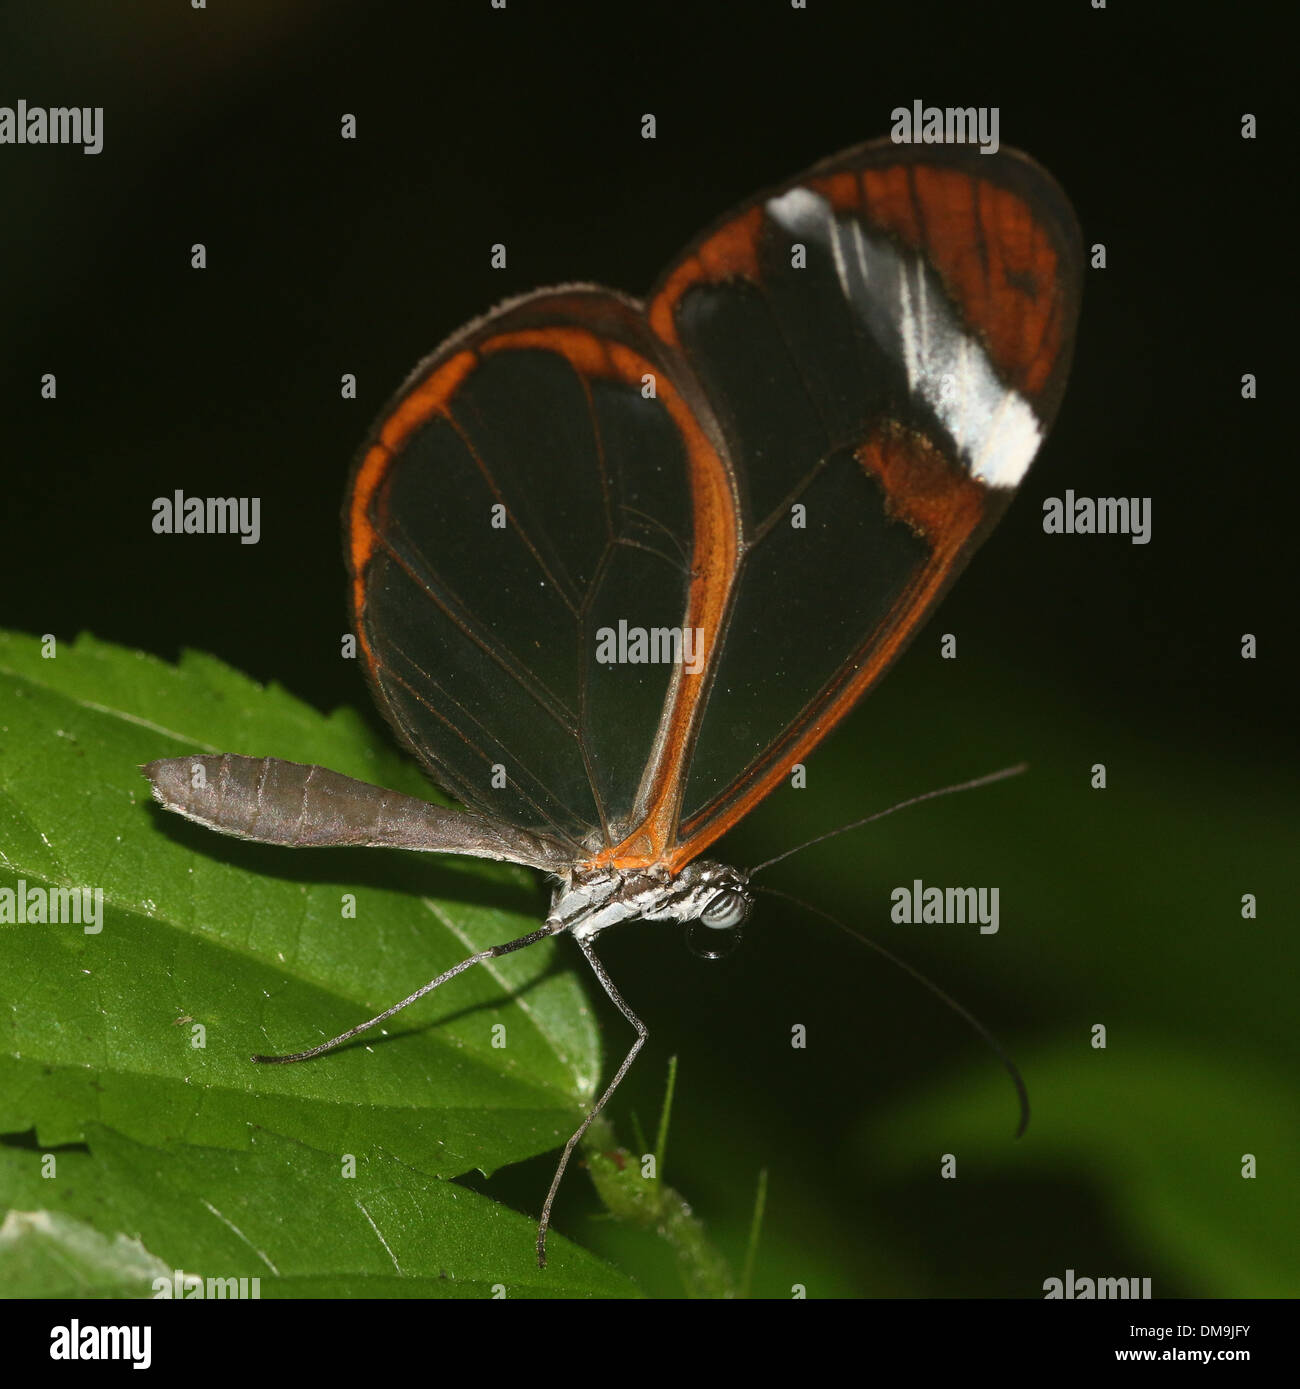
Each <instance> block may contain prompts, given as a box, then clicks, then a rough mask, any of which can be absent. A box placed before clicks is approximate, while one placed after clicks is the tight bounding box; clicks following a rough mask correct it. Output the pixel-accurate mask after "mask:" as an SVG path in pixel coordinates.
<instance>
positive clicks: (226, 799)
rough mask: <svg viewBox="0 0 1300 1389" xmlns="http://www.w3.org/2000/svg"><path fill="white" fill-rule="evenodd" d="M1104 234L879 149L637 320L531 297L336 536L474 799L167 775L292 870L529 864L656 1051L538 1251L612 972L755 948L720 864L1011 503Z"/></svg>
mask: <svg viewBox="0 0 1300 1389" xmlns="http://www.w3.org/2000/svg"><path fill="white" fill-rule="evenodd" d="M1081 269H1082V248H1081V237H1080V233H1079V229H1078V225H1077V222H1076V219H1075V216H1074V213H1073V211H1072V209H1071V207H1070V204H1069V202H1068V201H1067V199H1066V198H1065V196H1064V194H1063V193H1062V192H1061V190H1060V189H1059V188H1058V186H1057V185H1056V183H1055V182H1054V181H1053V180H1052V178H1051V177H1050V176H1049V175H1048V174H1047V173H1045V172H1044V171H1043V170H1042V169H1041V168H1039V167H1038V166H1037V165H1036V164H1035V163H1033V161H1031V160H1030V159H1028V158H1026V157H1025V156H1024V155H1021V154H1018V153H1015V152H1014V151H1010V150H1003V151H1001V152H999V153H997V154H994V155H984V154H980V153H977V152H976V151H974V150H973V149H967V148H963V147H926V148H922V149H916V148H912V147H898V146H894V145H893V144H891V143H889V142H888V141H878V142H874V143H869V144H865V145H861V146H859V147H857V148H855V149H851V150H848V151H846V152H844V153H841V154H838V155H836V156H834V157H833V158H830V159H827V160H825V161H823V162H822V163H820V164H817V165H816V166H814V167H813V168H811V169H809V170H808V171H806V172H805V173H803V174H800V175H799V176H798V177H797V178H795V179H792V180H791V181H789V182H787V183H785V184H782V185H780V186H779V187H777V188H775V189H773V190H771V191H768V192H766V193H762V194H760V195H758V196H756V197H754V198H752V199H750V200H749V201H748V202H746V203H744V204H743V205H742V206H740V207H739V208H737V209H736V210H734V211H733V212H731V213H730V214H728V215H727V216H726V217H724V218H722V219H721V220H720V221H718V222H716V223H715V224H714V225H713V226H712V227H711V228H709V229H708V230H707V231H705V232H703V233H702V234H701V235H700V236H698V237H697V238H696V239H695V240H694V241H693V242H692V243H691V244H690V245H689V246H688V247H687V248H686V249H685V251H683V252H682V254H681V255H679V256H678V257H677V259H676V260H675V261H673V263H672V264H671V265H670V266H669V268H668V269H667V270H666V271H665V272H664V274H663V275H662V276H661V277H660V280H659V282H658V284H657V285H656V287H655V288H654V289H653V290H652V291H651V293H650V295H649V297H648V298H647V300H646V301H645V302H644V303H640V302H637V301H636V300H634V299H631V298H628V297H626V296H624V295H622V294H618V293H615V292H612V291H610V290H606V289H600V288H597V287H595V286H589V285H582V284H577V285H568V286H563V287H560V288H555V289H547V290H541V291H538V292H536V293H533V294H528V295H525V296H523V297H522V298H519V299H515V300H512V301H509V302H507V303H505V304H502V305H501V306H500V307H498V308H497V309H495V310H493V311H492V312H491V313H489V314H488V315H487V316H486V317H484V318H481V319H478V320H476V321H474V322H472V323H470V324H469V325H467V326H466V327H464V328H462V329H461V330H460V331H459V332H457V333H455V334H454V335H453V336H452V337H451V338H449V339H448V340H447V341H446V342H444V343H443V345H442V346H441V347H439V348H438V350H437V351H436V352H434V353H433V355H432V356H431V357H429V358H428V359H427V360H425V361H424V362H422V363H421V364H420V365H419V366H418V367H417V368H416V369H415V371H414V372H413V373H412V374H411V376H410V377H409V379H408V380H407V381H406V383H405V384H404V385H403V386H402V387H401V389H400V390H399V391H398V392H397V394H396V395H395V396H394V397H393V399H392V400H391V401H390V403H389V404H388V406H387V407H386V408H385V409H384V411H383V413H382V414H381V415H380V417H379V419H378V421H377V422H376V424H375V425H374V426H373V428H372V430H371V433H370V435H369V437H368V439H367V441H366V442H365V444H364V446H363V448H362V450H361V452H360V456H359V459H358V462H357V464H356V467H355V470H354V473H353V475H352V479H351V482H350V485H349V488H348V492H347V496H346V501H345V508H344V529H345V551H346V558H347V565H348V570H349V574H350V579H351V606H352V617H353V623H354V631H355V635H356V639H357V644H358V649H359V654H360V656H361V659H362V663H363V666H364V669H365V672H366V675H367V678H368V681H369V684H370V688H371V691H372V693H373V695H374V698H375V700H376V703H377V704H378V706H379V708H380V710H381V711H382V713H383V715H384V717H385V718H386V719H387V721H388V723H389V724H390V725H391V727H392V728H393V730H394V732H395V733H396V734H397V736H398V737H399V738H400V739H401V741H402V743H403V744H405V746H406V747H407V748H408V749H409V750H410V752H411V753H412V754H413V755H414V757H415V758H416V760H417V761H418V762H419V764H420V766H421V767H422V768H423V769H424V770H425V772H426V773H427V774H428V775H429V776H430V777H431V778H432V779H433V780H434V781H435V782H437V783H438V785H439V786H441V787H442V789H443V790H444V791H446V792H448V793H450V795H451V796H453V797H454V798H455V799H456V801H458V802H459V803H460V807H462V808H447V807H444V806H439V805H433V804H430V803H427V802H425V801H423V800H420V799H417V798H414V797H411V796H407V795H403V794H399V793H397V792H394V791H389V790H384V789H381V788H379V787H374V786H370V785H367V784H365V783H362V782H359V781H356V780H353V779H352V778H349V777H345V776H342V775H340V774H338V773H336V772H332V771H329V770H327V769H325V768H322V767H315V766H305V765H301V764H297V763H290V762H284V761H281V760H279V759H277V758H274V757H251V756H237V755H224V756H192V757H174V758H166V759H162V760H159V761H155V762H151V763H149V764H148V765H147V766H146V767H145V768H143V770H144V772H145V774H146V775H147V777H148V778H149V780H150V782H151V783H152V789H153V794H154V796H155V798H156V799H157V800H158V801H159V802H160V803H161V804H162V805H163V806H165V807H166V808H167V809H168V810H171V811H175V812H176V813H178V814H180V815H183V816H185V817H186V818H188V819H190V820H194V821H197V822H198V823H200V824H203V825H206V826H208V827H209V828H211V829H214V830H218V831H220V832H221V833H223V834H228V835H234V836H237V837H239V838H243V839H252V840H257V841H259V842H262V843H271V844H283V845H290V846H298V847H301V846H309V845H334V846H337V845H364V846H388V847H398V848H406V849H415V850H423V851H431V852H439V853H452V854H466V855H471V856H475V857H480V858H488V859H497V860H504V861H507V862H510V863H516V864H525V865H527V866H529V867H532V868H536V869H540V870H542V871H543V872H545V873H547V874H550V875H551V876H552V878H553V879H554V881H555V886H554V891H553V896H552V901H551V906H550V911H549V913H548V914H547V917H546V919H545V921H544V922H543V923H542V924H541V925H540V926H539V927H538V928H537V929H536V930H534V931H532V932H530V933H528V934H527V935H525V936H522V937H520V938H519V939H517V940H513V941H509V942H507V943H505V944H502V945H497V946H493V947H491V948H489V949H486V950H482V951H479V952H478V953H477V954H475V955H473V956H471V957H470V958H468V959H466V960H464V961H462V962H461V963H460V964H458V965H456V966H455V967H453V968H452V969H449V970H447V971H445V972H444V973H443V974H441V975H439V976H438V977H437V978H435V979H432V980H430V981H429V982H428V983H426V984H425V985H423V986H422V987H421V988H420V989H418V990H417V991H416V992H415V993H413V994H411V995H410V996H409V997H408V998H406V999H403V1000H402V1001H401V1002H400V1003H398V1004H396V1005H394V1006H393V1007H392V1008H389V1009H387V1010H386V1011H384V1012H383V1013H380V1014H379V1015H378V1016H377V1017H375V1018H371V1019H370V1020H368V1021H367V1022H365V1023H363V1024H361V1025H360V1026H358V1027H354V1028H351V1029H350V1030H349V1031H347V1032H345V1033H343V1034H341V1035H340V1036H339V1037H336V1038H333V1039H332V1040H330V1041H328V1042H324V1043H322V1044H320V1045H319V1046H315V1047H312V1048H310V1049H308V1050H306V1051H302V1052H298V1053H295V1054H293V1055H291V1056H280V1057H258V1058H255V1059H257V1060H264V1061H272V1060H274V1061H299V1060H305V1059H308V1058H309V1057H312V1056H316V1055H319V1054H320V1053H322V1052H324V1051H327V1050H329V1049H330V1048H331V1047H334V1046H337V1045H338V1044H339V1043H340V1042H342V1041H345V1040H347V1039H348V1038H350V1037H352V1036H355V1035H356V1034H357V1033H359V1032H361V1031H363V1030H365V1029H366V1028H370V1027H373V1026H375V1025H376V1024H378V1023H381V1022H383V1021H384V1020H385V1019H387V1018H389V1017H391V1016H392V1015H393V1014H394V1013H396V1012H397V1011H398V1010H399V1009H401V1008H404V1007H406V1006H407V1005H408V1004H410V1003H412V1002H414V1001H415V1000H416V999H418V998H421V997H423V996H424V995H425V994H427V993H429V992H431V991H432V990H433V989H435V988H438V987H440V986H441V985H442V984H444V983H446V982H447V981H448V980H449V979H452V978H453V977H455V976H456V975H458V974H460V973H461V972H463V971H464V970H466V969H468V968H470V967H471V966H473V965H475V964H477V963H480V962H482V961H484V960H489V959H493V958H496V957H499V956H501V955H504V954H507V953H509V952H511V951H515V950H519V949H522V948H524V947H526V946H528V945H531V944H533V943H534V942H537V941H540V940H543V939H546V938H548V937H551V936H558V935H562V934H567V935H569V936H571V937H572V938H573V940H574V941H575V942H576V944H577V946H578V948H579V950H580V951H581V952H582V954H583V955H584V956H585V958H586V960H587V962H588V963H589V964H590V966H591V968H592V970H593V971H594V973H595V975H596V977H597V978H598V979H599V981H600V983H601V985H602V986H603V988H604V989H605V992H606V993H607V994H608V995H609V997H610V999H611V1000H612V1001H613V1003H614V1004H615V1006H616V1007H617V1008H618V1009H619V1011H620V1012H621V1013H622V1014H623V1016H624V1017H625V1018H626V1019H627V1020H628V1022H629V1023H630V1024H631V1026H632V1028H633V1029H634V1031H635V1033H636V1039H635V1041H634V1043H633V1045H632V1047H631V1049H630V1051H629V1052H628V1053H627V1056H626V1057H625V1059H624V1060H623V1062H622V1063H621V1065H620V1066H619V1067H618V1069H617V1071H616V1072H615V1074H614V1076H613V1078H612V1080H611V1081H610V1083H609V1085H608V1086H607V1087H606V1089H605V1091H604V1093H603V1094H602V1095H601V1096H600V1098H599V1100H598V1101H597V1102H596V1104H595V1105H594V1106H593V1107H592V1109H591V1111H590V1113H588V1115H587V1117H586V1118H585V1119H584V1121H583V1123H582V1125H581V1126H580V1127H579V1128H578V1130H577V1131H576V1132H575V1133H574V1134H573V1136H572V1137H571V1138H570V1139H569V1142H568V1143H567V1145H566V1146H565V1149H564V1152H563V1155H562V1157H561V1160H560V1163H559V1166H558V1168H557V1171H556V1174H555V1179H554V1181H553V1183H552V1185H551V1188H550V1191H549V1192H548V1194H547V1198H546V1202H545V1205H544V1207H543V1212H542V1218H541V1222H540V1224H539V1228H538V1237H537V1253H538V1259H539V1262H540V1263H541V1264H543V1265H544V1264H545V1259H546V1235H547V1229H548V1227H549V1223H550V1215H551V1208H552V1204H553V1201H554V1198H555V1193H556V1191H557V1189H558V1187H559V1183H560V1179H561V1177H562V1175H563V1173H564V1169H565V1166H566V1165H567V1163H568V1160H569V1157H570V1155H571V1154H572V1152H573V1150H574V1148H575V1147H576V1145H577V1144H578V1142H579V1141H580V1140H581V1138H582V1136H583V1134H584V1133H585V1132H586V1130H587V1127H588V1125H589V1124H590V1123H591V1121H592V1119H593V1118H594V1117H595V1115H596V1114H597V1113H599V1111H600V1110H601V1108H602V1107H603V1106H604V1105H605V1104H606V1102H607V1101H608V1100H609V1097H610V1095H611V1094H612V1093H613V1092H614V1090H615V1088H616V1087H617V1085H618V1083H619V1081H620V1080H621V1079H622V1078H623V1076H624V1075H625V1074H626V1072H627V1070H628V1067H629V1066H631V1064H632V1062H633V1061H634V1059H635V1057H636V1055H637V1053H638V1051H639V1050H640V1049H641V1047H642V1046H643V1044H644V1042H645V1040H646V1036H647V1029H646V1027H645V1025H644V1024H643V1023H642V1022H641V1020H640V1019H639V1018H638V1017H637V1015H636V1014H635V1013H634V1012H633V1010H632V1009H631V1008H630V1007H629V1005H628V1004H627V1003H626V1002H625V1000H624V999H623V997H622V995H621V994H620V993H619V991H618V989H617V988H616V987H615V985H614V983H613V981H612V980H611V979H610V977H609V975H608V974H607V973H606V971H605V969H604V967H603V966H602V964H601V962H600V960H599V958H598V956H597V954H596V951H595V942H596V940H597V938H598V937H599V935H600V934H601V932H602V931H605V930H606V929H608V928H609V927H611V926H613V925H615V924H616V923H618V922H622V921H628V920H632V919H640V920H648V921H671V922H681V923H697V924H698V927H699V928H702V929H703V930H705V931H709V930H716V931H726V930H729V929H734V928H736V927H738V926H739V925H740V924H741V923H743V922H744V921H745V920H746V918H747V917H748V916H749V914H750V911H751V908H752V905H753V901H754V893H753V889H752V888H751V886H750V883H749V877H748V875H747V874H746V873H745V872H742V871H740V870H738V869H735V868H732V867H730V866H728V865H726V864H724V863H721V862H715V861H713V860H711V859H707V858H705V857H703V856H704V855H705V853H706V851H707V850H708V849H709V848H710V847H711V846H712V845H713V843H714V842H715V841H716V840H717V839H718V838H719V837H720V836H721V835H722V834H724V833H725V832H726V831H727V830H729V829H730V828H731V827H732V826H733V825H735V824H736V823H737V821H739V820H740V819H741V818H742V817H743V816H745V815H746V814H748V813H749V812H750V811H751V810H752V809H753V808H754V807H755V806H756V805H758V803H759V802H760V801H762V800H763V798H764V797H765V796H767V795H768V794H769V793H770V792H771V791H772V790H773V789H774V788H775V787H776V786H777V785H778V784H779V783H781V782H782V780H783V779H784V778H785V777H787V776H788V775H789V773H790V771H791V769H792V768H793V767H794V766H796V765H798V764H800V763H802V761H803V760H804V759H805V758H806V757H807V756H808V755H809V754H810V753H811V752H812V751H813V749H814V748H815V747H816V746H817V744H818V743H820V742H821V740H822V739H823V738H824V737H825V736H826V735H827V734H828V733H829V732H830V731H831V729H833V728H834V727H835V726H836V725H837V724H838V723H839V722H840V721H841V720H842V719H843V718H844V716H845V715H846V714H847V713H848V711H849V710H850V709H851V708H852V707H853V706H854V705H855V704H856V703H857V701H858V700H859V699H860V698H861V697H862V696H863V694H865V693H866V691H867V690H868V689H870V688H871V686H872V685H874V684H875V683H876V681H878V680H879V679H880V677H881V676H882V675H883V674H884V672H885V671H886V669H887V668H888V667H889V665H890V664H891V663H892V662H893V661H894V660H895V659H896V658H897V657H898V655H899V653H900V652H901V651H902V650H903V648H904V646H905V645H906V644H907V642H908V641H909V639H910V638H912V637H913V636H914V635H915V634H916V632H917V630H918V628H919V627H920V625H921V623H922V621H923V620H924V618H925V617H926V615H927V614H928V613H929V612H930V611H931V609H932V608H933V607H934V605H935V604H936V603H937V602H938V601H939V599H940V597H941V596H942V594H943V592H944V591H945V589H946V588H947V587H948V585H949V584H950V583H952V581H953V580H954V579H955V578H956V576H957V574H958V573H959V572H960V571H961V569H962V567H963V566H964V565H965V563H966V562H967V560H968V559H969V558H970V556H971V554H972V553H973V551H974V550H975V548H976V546H978V545H979V543H980V542H981V541H982V540H983V539H984V537H985V536H986V535H987V534H988V532H989V530H990V529H991V527H992V526H993V525H994V523H995V522H996V521H997V519H998V517H999V516H1000V515H1001V513H1002V512H1003V510H1004V509H1005V508H1006V506H1007V505H1008V503H1009V502H1010V500H1011V498H1012V496H1013V495H1014V494H1015V491H1016V488H1017V487H1018V485H1019V484H1020V482H1021V480H1022V479H1023V478H1024V476H1025V472H1026V470H1027V469H1028V467H1029V465H1030V463H1031V461H1032V460H1033V458H1034V456H1035V454H1036V452H1037V451H1038V448H1039V446H1040V445H1041V443H1042V441H1043V439H1044V437H1045V435H1046V433H1047V431H1048V429H1049V428H1050V426H1051V424H1052V421H1053V419H1054V418H1055V415H1056V412H1057V408H1058V406H1059V404H1060V401H1061V397H1062V394H1063V391H1064V388H1065V381H1066V376H1067V373H1068V370H1069V363H1070V357H1071V353H1072V349H1073V341H1074V332H1075V324H1076V319H1077V315H1078V306H1079V294H1080V286H1081V279H1082V275H1081Z"/></svg>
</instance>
